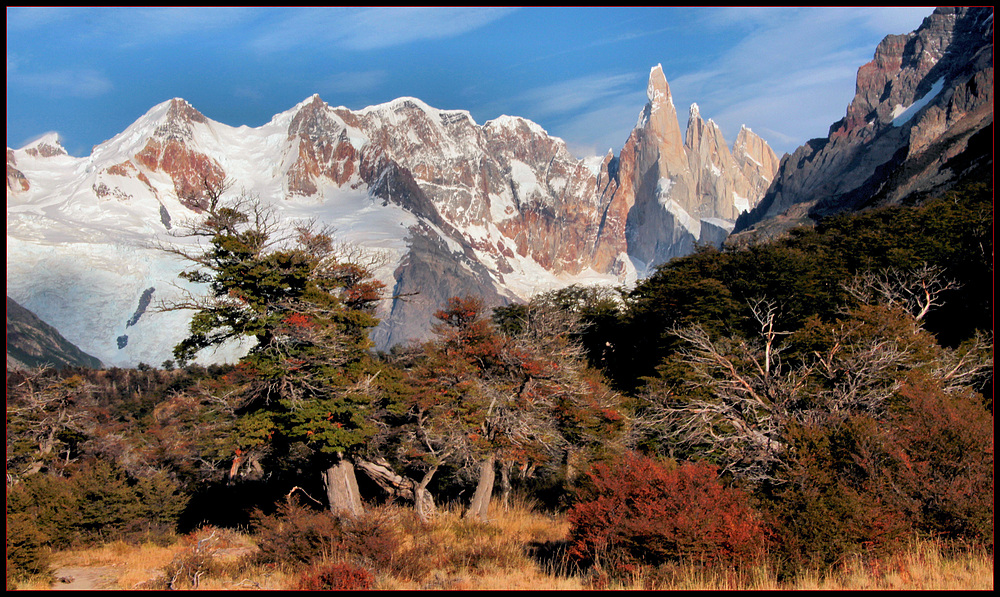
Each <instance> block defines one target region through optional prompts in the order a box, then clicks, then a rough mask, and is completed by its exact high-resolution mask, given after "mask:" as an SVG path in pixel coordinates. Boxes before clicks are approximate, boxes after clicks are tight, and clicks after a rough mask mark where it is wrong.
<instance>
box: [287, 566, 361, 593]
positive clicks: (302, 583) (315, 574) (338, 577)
mask: <svg viewBox="0 0 1000 597" xmlns="http://www.w3.org/2000/svg"><path fill="white" fill-rule="evenodd" d="M374 582H375V577H374V576H372V573H371V572H369V571H367V570H365V569H364V568H359V567H357V566H353V565H351V564H348V563H346V562H337V563H335V564H324V565H321V566H316V567H314V568H311V569H309V570H307V571H305V572H303V573H302V575H301V576H300V577H299V585H298V589H299V590H302V591H367V590H368V589H370V588H371V587H372V583H374Z"/></svg>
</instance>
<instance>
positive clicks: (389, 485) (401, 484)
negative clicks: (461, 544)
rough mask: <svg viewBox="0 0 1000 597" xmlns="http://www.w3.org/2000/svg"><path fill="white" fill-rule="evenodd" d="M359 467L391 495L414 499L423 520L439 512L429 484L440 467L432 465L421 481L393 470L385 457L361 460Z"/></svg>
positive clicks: (416, 508)
mask: <svg viewBox="0 0 1000 597" xmlns="http://www.w3.org/2000/svg"><path fill="white" fill-rule="evenodd" d="M358 468H360V469H361V470H363V471H365V473H367V474H368V476H369V477H371V479H372V480H373V481H375V483H377V484H378V485H379V487H381V488H382V489H384V490H385V491H386V492H387V493H388V494H389V495H391V496H397V495H398V496H399V497H401V498H404V499H407V500H413V509H414V510H415V511H416V513H417V517H419V518H420V521H421V522H430V521H431V520H432V519H433V518H434V516H435V515H436V514H437V506H436V505H435V504H434V496H433V495H432V494H431V492H430V491H428V490H427V485H429V484H430V482H431V479H433V478H434V473H436V472H437V470H438V467H436V466H434V467H431V468H430V469H429V470H428V471H427V472H426V473H424V476H423V478H422V479H421V480H420V482H419V483H415V482H414V481H413V480H412V479H408V478H406V477H404V476H402V475H397V474H396V473H395V472H393V470H392V468H390V465H389V463H388V462H386V461H385V460H384V459H376V462H371V461H368V460H359V461H358Z"/></svg>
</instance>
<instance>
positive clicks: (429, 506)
mask: <svg viewBox="0 0 1000 597" xmlns="http://www.w3.org/2000/svg"><path fill="white" fill-rule="evenodd" d="M437 469H438V467H436V466H433V467H431V468H430V470H428V471H427V472H426V473H424V478H423V479H421V480H420V483H418V484H417V485H416V487H414V489H413V494H414V495H413V509H414V510H416V512H417V518H419V519H420V522H425V523H426V522H430V521H431V520H432V519H433V518H434V516H435V515H436V514H437V506H435V505H434V496H433V495H431V492H429V491H427V485H428V484H429V483H430V482H431V479H432V478H433V477H434V473H436V472H437Z"/></svg>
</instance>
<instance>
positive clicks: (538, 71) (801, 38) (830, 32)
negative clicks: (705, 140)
mask: <svg viewBox="0 0 1000 597" xmlns="http://www.w3.org/2000/svg"><path fill="white" fill-rule="evenodd" d="M932 10H933V9H932V8H889V7H881V8H864V7H855V8H747V7H742V8H670V7H667V8H650V7H647V8H643V7H637V8H607V7H606V8H520V9H513V8H502V7H501V8H471V7H470V8H296V9H285V8H11V7H8V8H7V146H8V147H13V148H19V147H22V146H24V145H25V144H27V143H28V142H30V141H32V140H33V139H35V138H37V137H38V136H40V135H42V134H45V133H47V132H52V131H55V132H57V133H58V134H59V135H60V138H61V140H62V143H63V145H64V146H65V147H66V149H67V150H68V151H69V152H70V154H72V155H77V156H81V155H88V154H89V153H90V149H91V147H92V146H93V145H96V144H98V143H101V142H103V141H105V140H107V139H110V138H111V137H113V136H114V135H116V134H117V133H119V132H121V131H122V130H123V129H125V128H126V127H127V126H128V125H129V124H131V123H132V122H133V121H135V120H136V119H137V118H139V117H140V116H142V115H143V114H144V113H145V112H146V111H147V110H149V108H151V107H153V106H154V105H156V104H158V103H160V102H162V101H164V100H167V99H170V98H173V97H182V98H184V99H186V100H188V101H189V102H191V104H192V105H194V106H195V107H196V108H197V109H199V110H200V111H201V112H202V113H204V114H205V115H206V116H208V117H209V118H211V119H213V120H216V121H219V122H223V123H225V124H229V125H232V126H239V125H244V124H245V125H248V126H260V125H261V124H264V123H266V122H267V121H269V120H270V119H271V117H272V116H274V115H275V114H277V113H279V112H283V111H285V110H288V109H289V108H291V107H292V106H294V105H295V104H297V103H298V102H300V101H302V100H304V99H306V98H307V97H309V96H311V95H312V94H314V93H318V94H320V96H321V97H322V98H323V99H324V100H325V101H326V102H327V103H329V104H331V105H334V106H340V105H343V106H347V107H348V108H351V109H360V108H363V107H365V106H369V105H373V104H378V103H382V102H386V101H389V100H392V99H395V98H397V97H402V96H413V97H418V98H420V99H422V100H424V101H425V102H427V103H428V104H430V105H431V106H434V107H436V108H441V109H461V110H468V111H469V112H471V114H472V116H473V118H474V119H475V120H476V122H478V123H479V124H483V123H485V122H486V121H487V120H489V119H491V118H495V117H497V116H500V115H501V114H510V115H516V116H523V117H525V118H528V119H530V120H533V121H535V122H537V123H538V124H539V125H541V126H542V127H543V128H545V129H546V130H547V131H548V132H549V134H551V135H555V136H558V137H561V138H563V139H564V140H565V141H566V142H567V144H568V145H569V147H570V149H571V150H572V151H573V152H574V153H575V154H576V155H577V156H579V157H584V156H587V155H594V154H603V153H605V152H606V151H607V150H608V149H609V148H611V149H613V150H614V151H615V152H616V153H617V152H618V151H619V150H620V149H621V146H622V145H623V144H624V142H625V140H626V139H627V137H628V134H629V132H630V131H631V129H632V127H633V126H634V125H635V122H636V119H637V117H638V115H639V112H640V110H641V109H642V107H643V105H644V104H645V103H646V97H645V94H646V82H647V79H648V76H649V70H650V68H651V67H653V66H655V65H657V64H662V65H663V71H664V74H665V75H666V77H667V81H668V83H669V84H670V87H671V92H672V93H673V96H674V102H675V104H676V105H677V108H678V112H679V113H680V120H681V126H682V127H683V126H684V125H685V124H686V122H687V108H688V107H689V106H690V104H691V103H692V102H696V103H697V104H698V105H699V108H700V112H701V114H702V116H703V117H704V118H711V119H713V120H714V121H715V122H716V123H718V124H719V126H720V127H722V130H723V133H724V135H725V137H726V141H727V142H728V143H730V144H731V143H732V141H733V140H734V138H735V135H736V132H737V131H739V128H740V126H741V125H744V124H745V125H746V126H748V127H750V128H751V129H753V130H754V131H755V132H757V133H758V134H759V135H761V136H762V137H764V139H765V140H767V141H768V143H770V144H771V146H772V147H773V148H774V149H775V151H777V152H778V154H779V155H780V154H781V153H782V152H786V151H787V152H791V151H793V150H794V149H795V148H796V147H798V146H799V145H801V144H802V143H804V142H805V141H807V140H808V139H810V138H813V137H825V136H826V134H827V132H828V128H829V126H830V124H832V123H833V122H834V121H836V120H838V119H840V118H842V117H843V116H844V113H845V111H846V108H847V105H848V103H849V102H850V100H851V98H852V97H853V95H854V84H855V80H856V75H857V69H858V67H859V66H861V65H862V64H864V63H866V62H868V61H869V60H871V58H872V56H873V54H874V51H875V46H876V45H877V44H878V42H879V41H881V40H882V38H883V37H885V36H886V35H888V34H901V33H908V32H910V31H912V30H914V29H915V28H917V27H918V26H919V25H920V23H921V21H922V20H923V18H924V17H926V16H928V15H930V13H931V12H932Z"/></svg>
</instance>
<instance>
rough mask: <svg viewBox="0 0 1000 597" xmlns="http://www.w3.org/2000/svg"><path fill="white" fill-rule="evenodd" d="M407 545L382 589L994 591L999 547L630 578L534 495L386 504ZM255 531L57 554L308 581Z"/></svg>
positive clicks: (178, 581) (129, 581)
mask: <svg viewBox="0 0 1000 597" xmlns="http://www.w3.org/2000/svg"><path fill="white" fill-rule="evenodd" d="M381 515H383V516H384V517H385V518H384V520H387V521H391V523H392V524H394V526H395V527H396V530H397V531H398V536H399V537H400V542H401V543H403V544H404V545H402V546H401V547H402V549H401V550H399V551H398V553H399V554H400V555H399V556H398V558H397V559H396V560H393V561H391V562H389V564H388V565H387V566H386V567H385V568H387V569H382V570H379V569H374V570H372V572H373V573H374V582H373V584H372V586H371V588H372V589H381V590H415V589H416V590H435V589H447V590H480V589H491V590H586V589H595V588H600V589H639V590H651V589H652V590H678V589H687V590H690V589H707V590H740V589H744V590H746V589H749V590H802V589H806V590H815V589H826V590H852V589H876V590H878V589H883V590H885V589H889V590H899V589H913V590H992V589H993V555H992V553H988V552H986V551H985V550H974V551H966V552H962V553H951V552H948V551H947V550H944V549H942V548H941V547H939V546H937V545H936V544H934V543H931V542H919V543H914V544H913V545H912V546H911V547H910V548H909V549H908V550H906V551H905V552H903V553H900V554H898V555H895V556H892V557H889V558H884V559H880V560H870V561H863V560H861V559H857V560H853V561H849V562H846V563H844V564H843V565H842V566H840V567H839V568H838V569H836V570H834V571H833V572H832V573H828V574H826V575H822V576H821V575H820V574H818V573H812V572H808V571H807V572H803V573H801V574H800V575H799V576H798V577H797V578H795V579H793V580H791V581H786V582H778V580H777V576H776V574H775V573H774V571H773V570H771V569H770V568H769V567H767V566H765V565H761V566H757V567H753V568H750V569H745V570H741V571H732V570H717V569H705V568H702V567H698V566H675V567H671V568H661V569H659V570H651V571H648V572H645V573H641V574H639V575H638V576H636V577H634V578H631V579H627V580H625V581H611V582H604V583H601V582H595V575H594V574H593V573H591V572H587V571H580V570H576V569H575V568H573V567H572V566H571V565H570V564H569V563H568V562H567V560H566V558H565V556H564V553H563V551H564V545H565V543H564V542H565V539H566V538H567V536H568V533H569V524H568V523H567V522H566V520H565V519H564V518H561V517H554V516H552V515H549V514H545V513H541V512H537V511H535V510H533V509H531V508H530V507H527V506H525V505H523V504H517V505H514V506H512V507H510V508H506V509H504V508H496V510H495V512H494V518H493V520H491V522H490V523H488V524H481V523H473V522H469V521H465V520H463V519H462V518H461V516H460V513H458V512H457V511H446V512H444V513H442V515H441V516H440V517H439V518H438V519H437V520H436V521H435V522H434V523H432V524H430V525H420V524H419V523H418V522H416V520H415V519H414V517H413V516H412V513H410V512H409V511H408V510H405V509H402V508H386V509H384V511H383V512H382V513H381ZM257 549H258V548H257V546H256V545H255V543H254V537H253V536H252V535H250V534H247V533H240V532H236V531H232V530H228V529H219V528H211V527H210V528H202V529H200V530H198V531H197V532H195V533H191V534H190V535H186V536H183V537H178V538H177V540H176V541H175V542H174V543H173V544H171V545H168V546H157V545H154V544H151V543H147V544H142V545H131V544H127V543H123V542H115V543H110V544H107V545H103V546H99V547H93V548H89V549H80V550H72V551H62V552H58V553H55V554H53V558H52V562H53V568H54V569H55V570H56V572H57V574H58V571H59V570H60V569H66V568H75V569H80V568H99V569H101V570H102V572H103V574H104V577H105V579H106V580H104V581H102V583H101V584H100V586H97V587H93V588H103V589H111V590H142V589H149V590H155V589H165V588H170V587H171V583H173V588H182V589H195V590H281V589H294V588H298V587H299V579H300V577H301V575H302V574H303V571H302V569H301V568H299V569H295V568H293V567H291V566H285V565H278V564H259V563H254V559H253V554H254V552H256V551H257ZM51 586H52V585H51V584H50V582H49V581H48V580H45V579H38V580H35V581H33V582H26V583H21V584H19V586H18V587H17V588H18V589H22V590H45V589H49V588H51Z"/></svg>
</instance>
